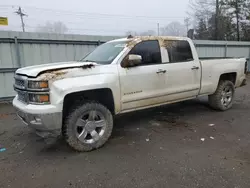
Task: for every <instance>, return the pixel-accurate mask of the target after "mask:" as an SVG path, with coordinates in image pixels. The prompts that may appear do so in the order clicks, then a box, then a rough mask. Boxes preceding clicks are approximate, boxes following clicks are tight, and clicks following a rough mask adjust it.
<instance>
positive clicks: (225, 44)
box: [225, 43, 227, 57]
mask: <svg viewBox="0 0 250 188" xmlns="http://www.w3.org/2000/svg"><path fill="white" fill-rule="evenodd" d="M225 57H227V43H226V44H225Z"/></svg>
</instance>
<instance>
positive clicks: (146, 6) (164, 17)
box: [0, 0, 189, 35]
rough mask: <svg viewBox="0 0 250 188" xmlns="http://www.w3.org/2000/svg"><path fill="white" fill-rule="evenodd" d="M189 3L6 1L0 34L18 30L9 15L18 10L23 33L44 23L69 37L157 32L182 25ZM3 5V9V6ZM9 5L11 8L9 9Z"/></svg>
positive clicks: (17, 21)
mask: <svg viewBox="0 0 250 188" xmlns="http://www.w3.org/2000/svg"><path fill="white" fill-rule="evenodd" d="M188 2H189V0H173V1H172V0H153V1H148V0H123V1H121V0H120V1H119V0H105V1H104V0H88V1H87V0H67V1H62V0H42V1H38V0H8V1H4V4H2V3H0V16H7V17H8V18H9V26H7V27H6V26H5V27H4V26H0V30H19V31H20V30H21V27H20V26H21V24H20V17H18V16H17V15H15V14H14V13H13V12H14V11H15V10H16V9H17V8H18V6H21V7H22V8H23V11H24V13H26V14H27V15H28V17H25V18H24V20H25V24H26V30H27V31H34V30H35V29H36V27H37V26H38V25H39V24H40V25H44V24H45V23H46V21H51V22H54V21H62V22H63V23H65V24H66V26H67V27H68V29H69V31H68V32H69V33H79V34H105V35H120V34H124V33H125V32H126V31H129V30H132V31H144V30H150V29H151V30H155V31H156V30H157V23H159V24H160V26H161V27H163V26H164V25H167V24H168V23H170V22H172V21H179V22H181V23H183V20H184V18H185V17H186V11H187V8H188ZM6 5H7V6H6ZM12 5H13V6H12Z"/></svg>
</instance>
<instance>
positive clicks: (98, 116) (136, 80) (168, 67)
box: [13, 36, 247, 151]
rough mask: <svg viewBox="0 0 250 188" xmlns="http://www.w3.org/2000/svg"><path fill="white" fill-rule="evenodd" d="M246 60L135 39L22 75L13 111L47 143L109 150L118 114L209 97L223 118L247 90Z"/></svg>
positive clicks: (184, 41)
mask: <svg viewBox="0 0 250 188" xmlns="http://www.w3.org/2000/svg"><path fill="white" fill-rule="evenodd" d="M246 72H247V61H246V59H245V58H227V59H226V58H225V59H219V58H218V59H214V58H213V59H207V60H200V59H199V58H198V55H197V52H196V49H195V45H194V44H193V42H192V40H191V39H189V38H180V37H153V36H151V37H132V36H130V37H127V38H122V39H117V40H113V41H109V42H106V43H104V44H102V45H100V46H98V47H97V48H96V49H95V50H94V51H93V52H91V53H89V54H88V55H87V56H85V57H84V58H83V59H81V60H80V61H74V62H59V63H51V64H43V65H37V66H30V67H24V68H20V69H18V70H17V71H16V73H15V83H14V89H15V91H16V92H17V95H16V97H15V98H14V100H13V106H14V107H15V108H16V109H17V115H18V116H19V117H20V118H21V120H22V121H23V122H24V123H25V124H26V125H28V126H29V127H31V128H32V129H34V130H35V132H36V133H37V134H38V135H39V136H42V137H44V138H47V137H51V136H52V137H57V136H59V135H62V136H63V138H64V139H65V140H66V142H67V143H68V144H69V145H70V146H71V147H72V148H73V149H74V150H77V151H91V150H94V149H97V148H100V147H101V146H103V145H104V144H105V143H106V142H107V141H108V139H109V137H110V135H111V133H112V129H113V117H114V116H115V115H117V114H122V113H127V112H132V111H136V110H141V109H146V108H152V107H156V106H160V105H165V104H169V103H176V102H180V101H184V100H189V99H193V98H196V97H199V96H208V97H209V100H208V101H209V104H210V106H211V107H212V108H213V109H215V110H219V111H225V110H228V109H230V108H231V107H232V104H233V101H234V96H235V89H236V88H238V87H241V86H243V85H246Z"/></svg>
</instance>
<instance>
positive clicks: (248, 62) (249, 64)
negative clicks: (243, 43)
mask: <svg viewBox="0 0 250 188" xmlns="http://www.w3.org/2000/svg"><path fill="white" fill-rule="evenodd" d="M248 47H249V57H248V61H247V67H248V72H250V46H248Z"/></svg>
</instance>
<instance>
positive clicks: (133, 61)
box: [122, 54, 142, 67]
mask: <svg viewBox="0 0 250 188" xmlns="http://www.w3.org/2000/svg"><path fill="white" fill-rule="evenodd" d="M141 63H142V56H140V55H135V54H130V55H128V56H127V57H126V58H125V59H124V61H123V62H122V67H135V66H137V65H139V64H141Z"/></svg>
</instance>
